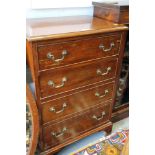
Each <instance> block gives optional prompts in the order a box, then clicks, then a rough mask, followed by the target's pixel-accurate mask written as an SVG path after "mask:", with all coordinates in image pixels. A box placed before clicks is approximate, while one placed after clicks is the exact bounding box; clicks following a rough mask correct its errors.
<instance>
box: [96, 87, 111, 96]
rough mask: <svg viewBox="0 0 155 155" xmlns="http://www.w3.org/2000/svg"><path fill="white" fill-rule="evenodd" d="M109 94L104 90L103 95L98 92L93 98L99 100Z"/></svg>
mask: <svg viewBox="0 0 155 155" xmlns="http://www.w3.org/2000/svg"><path fill="white" fill-rule="evenodd" d="M108 93H109V90H108V89H106V90H104V94H103V95H100V94H99V93H98V92H96V93H95V96H97V97H99V98H103V97H105V96H106V95H107V94H108Z"/></svg>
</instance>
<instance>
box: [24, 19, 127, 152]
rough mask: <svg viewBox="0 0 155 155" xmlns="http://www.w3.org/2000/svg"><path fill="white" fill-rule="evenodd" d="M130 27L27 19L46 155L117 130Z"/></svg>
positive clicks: (97, 21)
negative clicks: (114, 119) (116, 115)
mask: <svg viewBox="0 0 155 155" xmlns="http://www.w3.org/2000/svg"><path fill="white" fill-rule="evenodd" d="M126 31H127V27H125V26H123V25H115V24H113V23H111V22H108V21H104V20H102V19H99V18H95V17H89V16H78V17H64V18H57V19H55V18H47V19H29V20H27V41H26V47H27V62H28V64H29V66H30V69H31V73H32V79H33V81H34V84H35V95H36V102H37V107H38V111H39V117H40V136H39V144H40V149H41V151H42V153H41V154H52V153H54V152H56V151H58V150H59V149H61V148H62V147H64V146H66V145H68V144H70V143H72V142H74V141H77V140H79V139H81V138H83V137H85V136H88V135H90V134H92V133H94V132H97V131H100V130H105V131H107V132H110V131H111V127H112V123H111V121H110V119H111V112H112V106H113V102H114V97H115V91H116V82H117V81H118V75H119V72H120V66H121V61H122V56H123V50H124V44H125V38H126V37H125V36H126Z"/></svg>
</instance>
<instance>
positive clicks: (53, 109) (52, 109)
mask: <svg viewBox="0 0 155 155" xmlns="http://www.w3.org/2000/svg"><path fill="white" fill-rule="evenodd" d="M66 107H67V104H66V103H63V105H62V109H61V110H59V111H56V110H55V108H54V107H51V108H50V109H49V110H50V112H55V113H56V114H59V113H61V112H63V111H64V110H65V108H66Z"/></svg>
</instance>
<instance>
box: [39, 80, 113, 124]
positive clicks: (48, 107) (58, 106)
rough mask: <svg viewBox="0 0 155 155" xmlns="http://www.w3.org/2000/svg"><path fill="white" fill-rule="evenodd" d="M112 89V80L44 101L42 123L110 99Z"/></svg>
mask: <svg viewBox="0 0 155 155" xmlns="http://www.w3.org/2000/svg"><path fill="white" fill-rule="evenodd" d="M113 90H114V82H112V83H108V84H104V85H103V84H102V85H100V86H97V87H93V88H91V89H87V90H84V91H81V92H77V93H75V94H73V95H68V96H66V97H63V98H61V99H56V100H52V101H49V102H46V103H44V104H42V105H41V106H42V120H43V124H45V123H48V122H50V121H52V120H55V119H59V118H64V117H65V116H69V115H72V114H73V113H77V112H81V111H83V110H85V109H87V108H89V107H92V106H94V105H96V104H99V103H101V102H103V101H107V100H110V99H112V97H113Z"/></svg>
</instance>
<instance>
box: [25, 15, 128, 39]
mask: <svg viewBox="0 0 155 155" xmlns="http://www.w3.org/2000/svg"><path fill="white" fill-rule="evenodd" d="M127 29H128V28H127V27H126V26H124V25H121V24H114V23H112V22H109V21H106V20H103V19H99V18H96V17H92V16H72V17H59V18H42V19H27V34H26V35H27V36H26V38H27V40H28V41H38V40H47V39H56V38H67V37H74V36H82V35H87V34H95V33H103V32H114V31H121V30H127Z"/></svg>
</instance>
